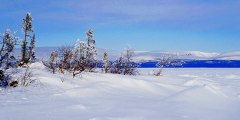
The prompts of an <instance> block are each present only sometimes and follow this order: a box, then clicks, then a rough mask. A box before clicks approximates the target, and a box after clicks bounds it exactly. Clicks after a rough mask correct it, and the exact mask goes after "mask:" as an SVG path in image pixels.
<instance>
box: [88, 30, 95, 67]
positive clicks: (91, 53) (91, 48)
mask: <svg viewBox="0 0 240 120" xmlns="http://www.w3.org/2000/svg"><path fill="white" fill-rule="evenodd" d="M95 44H96V41H95V40H94V39H93V30H92V29H89V30H88V32H87V46H86V48H87V49H86V63H87V70H88V71H92V69H94V68H95V67H96V65H97V60H96V55H97V49H96V47H95Z"/></svg>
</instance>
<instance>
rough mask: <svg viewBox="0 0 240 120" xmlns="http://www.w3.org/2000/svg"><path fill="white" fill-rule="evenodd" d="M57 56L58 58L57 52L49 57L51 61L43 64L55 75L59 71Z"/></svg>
mask: <svg viewBox="0 0 240 120" xmlns="http://www.w3.org/2000/svg"><path fill="white" fill-rule="evenodd" d="M57 56H58V54H57V52H56V51H53V52H52V53H51V55H50V57H49V60H48V61H43V62H42V63H43V65H44V66H46V67H47V68H48V69H50V70H51V71H52V73H53V74H55V72H56V69H57Z"/></svg>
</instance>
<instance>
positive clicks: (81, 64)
mask: <svg viewBox="0 0 240 120" xmlns="http://www.w3.org/2000/svg"><path fill="white" fill-rule="evenodd" d="M74 46H75V48H74V51H75V53H74V57H73V62H72V64H73V65H72V66H73V68H72V69H73V77H75V76H76V75H77V74H80V73H81V72H82V71H84V70H85V66H86V57H85V53H86V44H85V43H84V42H83V41H80V40H77V42H76V43H75V45H74Z"/></svg>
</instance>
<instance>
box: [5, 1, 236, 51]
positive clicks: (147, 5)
mask: <svg viewBox="0 0 240 120" xmlns="http://www.w3.org/2000/svg"><path fill="white" fill-rule="evenodd" d="M26 12H31V14H32V17H33V25H34V28H35V31H36V37H37V46H61V45H71V44H73V43H74V42H75V41H76V39H78V38H80V39H83V40H84V39H85V38H86V36H85V33H86V31H87V30H88V29H89V28H92V29H93V30H94V33H95V36H94V37H95V39H96V41H97V47H99V48H109V49H113V50H122V49H123V48H125V47H126V46H128V45H130V46H131V47H133V48H134V49H136V50H166V51H168V50H174V51H175V50H196V51H206V52H224V51H232V50H240V0H0V32H1V33H2V32H4V31H5V29H6V28H10V29H11V30H12V31H17V32H18V34H19V35H20V34H21V33H22V32H21V24H22V19H23V17H24V16H25V14H26Z"/></svg>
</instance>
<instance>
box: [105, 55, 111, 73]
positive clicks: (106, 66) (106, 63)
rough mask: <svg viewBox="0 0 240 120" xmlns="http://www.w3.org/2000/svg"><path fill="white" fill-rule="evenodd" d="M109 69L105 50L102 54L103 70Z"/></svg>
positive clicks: (107, 70)
mask: <svg viewBox="0 0 240 120" xmlns="http://www.w3.org/2000/svg"><path fill="white" fill-rule="evenodd" d="M109 70H110V63H109V59H108V52H107V51H105V52H104V55H103V72H105V73H108V72H109Z"/></svg>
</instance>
